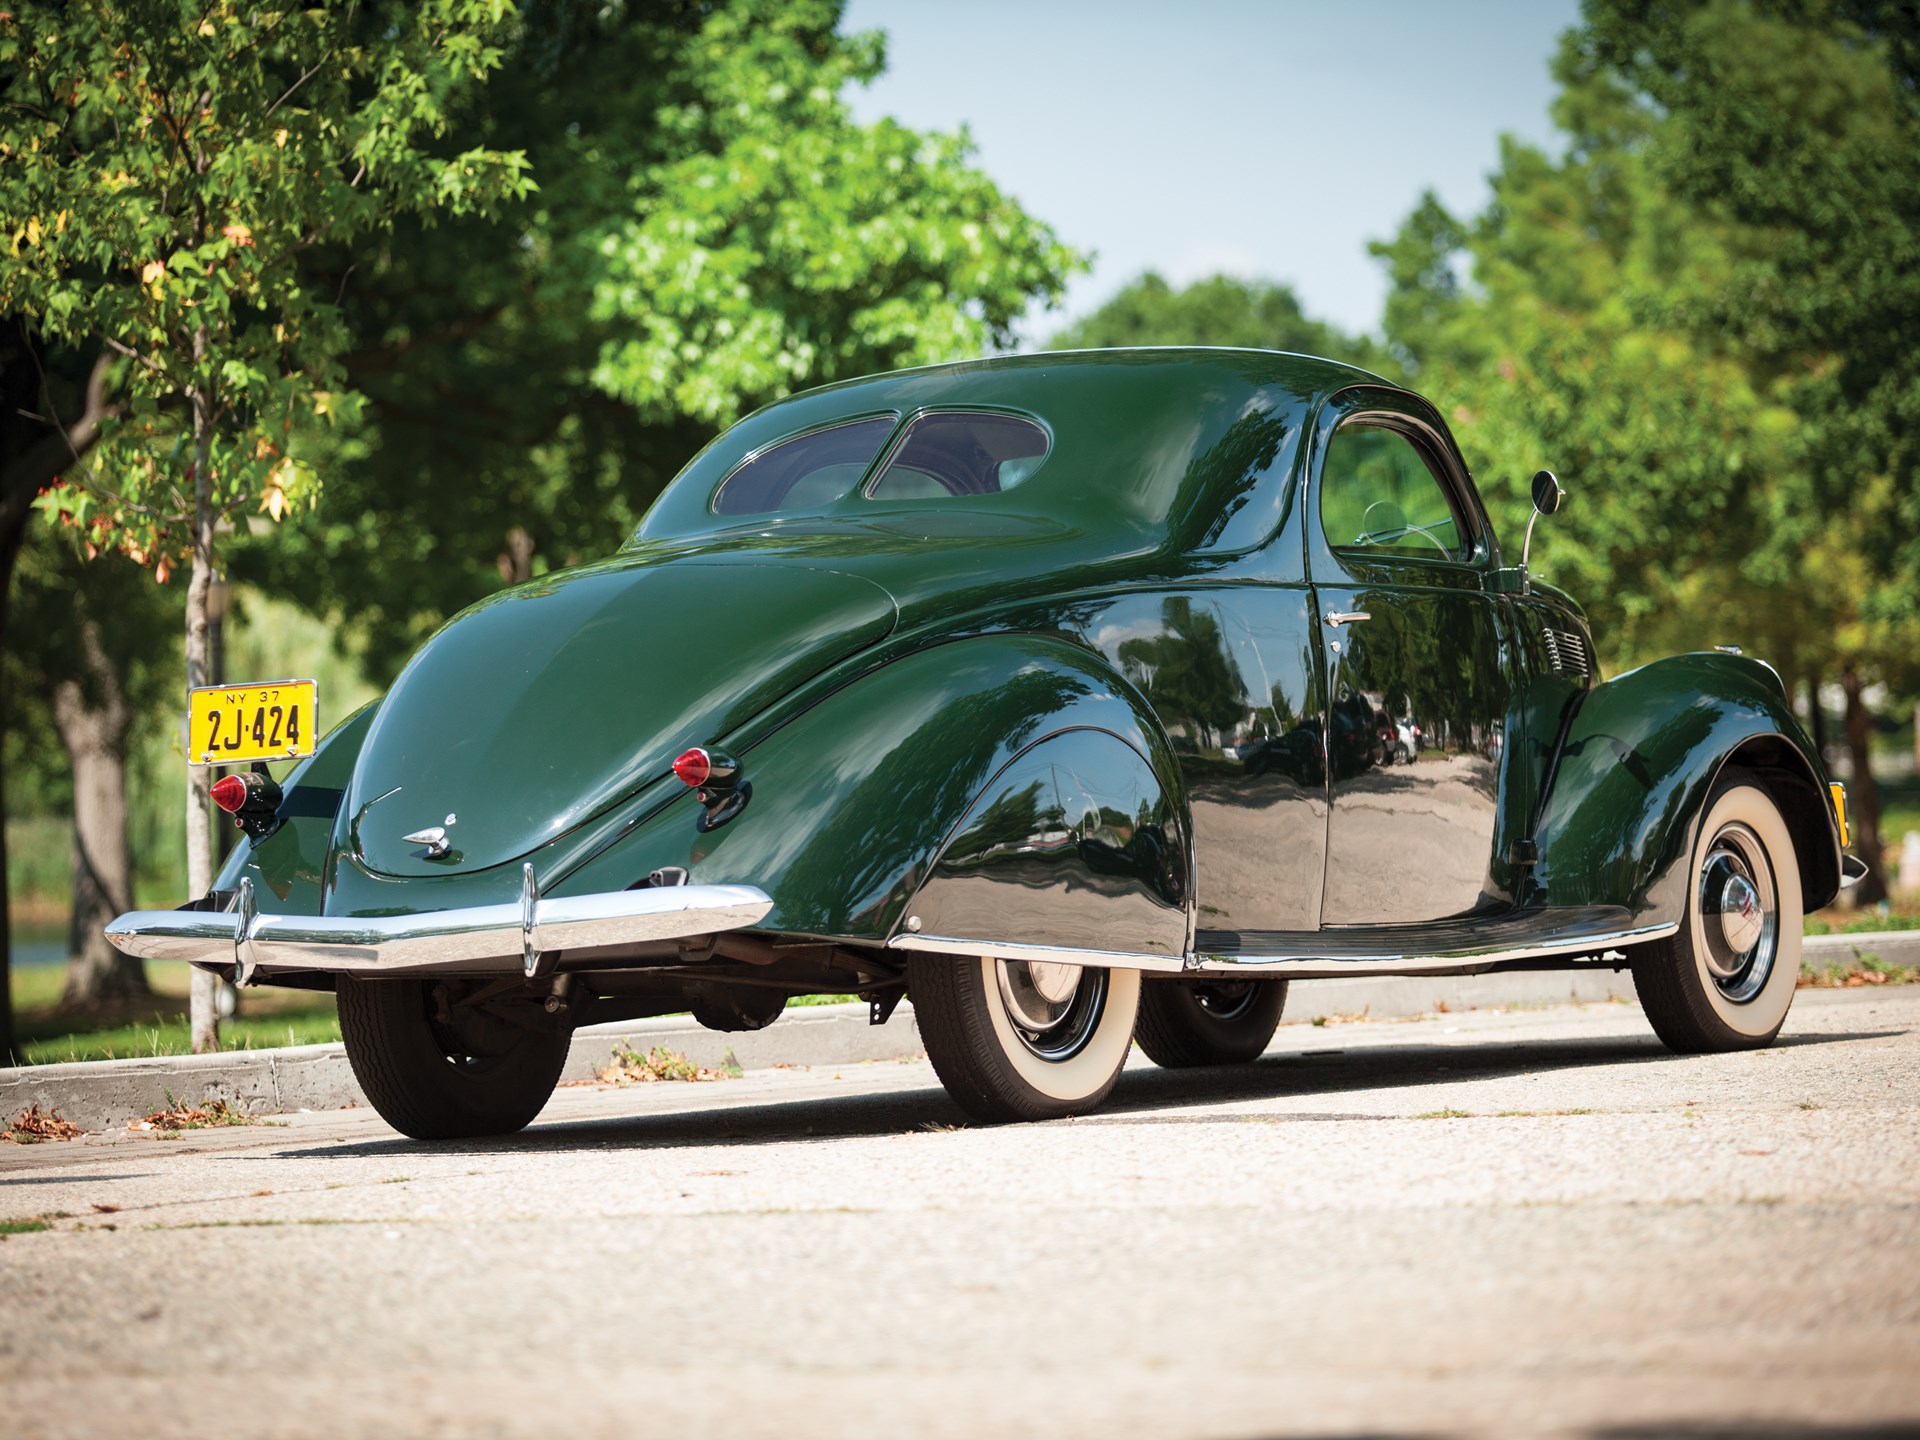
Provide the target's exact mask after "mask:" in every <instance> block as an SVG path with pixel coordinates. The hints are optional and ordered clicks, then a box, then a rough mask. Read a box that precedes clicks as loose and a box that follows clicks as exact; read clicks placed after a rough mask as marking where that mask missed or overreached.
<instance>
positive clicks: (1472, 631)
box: [1306, 389, 1512, 926]
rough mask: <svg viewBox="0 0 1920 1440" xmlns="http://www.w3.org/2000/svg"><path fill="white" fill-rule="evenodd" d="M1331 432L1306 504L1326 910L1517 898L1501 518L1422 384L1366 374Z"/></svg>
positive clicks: (1332, 419)
mask: <svg viewBox="0 0 1920 1440" xmlns="http://www.w3.org/2000/svg"><path fill="white" fill-rule="evenodd" d="M1319 433H1320V443H1319V445H1318V447H1317V450H1318V453H1317V454H1316V456H1315V457H1314V463H1313V470H1312V478H1311V480H1310V482H1309V485H1310V492H1309V496H1308V503H1307V506H1306V510H1307V514H1308V517H1309V518H1308V535H1309V540H1308V566H1309V570H1310V573H1311V579H1312V585H1313V593H1314V607H1315V611H1316V614H1317V616H1318V618H1319V621H1320V634H1321V639H1322V644H1323V645H1324V661H1325V672H1324V673H1325V674H1326V676H1327V689H1326V695H1327V711H1326V722H1325V737H1326V769H1327V790H1328V801H1329V804H1328V821H1327V866H1326V878H1325V883H1324V886H1323V892H1322V893H1323V899H1322V906H1321V916H1320V919H1321V924H1322V925H1323V926H1341V925H1406V924H1417V923H1421V922H1426V921H1432V920H1440V919H1445V918H1447V917H1450V916H1456V915H1463V914H1468V913H1472V912H1476V911H1484V910H1488V909H1492V908H1498V907H1501V906H1504V905H1506V904H1508V903H1510V901H1511V896H1510V895H1509V894H1508V893H1507V892H1506V890H1505V889H1504V887H1503V886H1502V885H1501V884H1500V882H1499V880H1498V878H1496V874H1495V871H1496V868H1497V867H1495V866H1494V864H1493V863H1492V861H1493V849H1494V836H1495V829H1496V823H1497V818H1498V810H1499V786H1500V775H1501V770H1502V761H1503V758H1504V755H1505V751H1506V747H1507V744H1508V739H1509V737H1508V734H1507V730H1508V723H1509V718H1508V717H1509V711H1510V709H1511V707H1510V704H1509V701H1510V698H1511V690H1512V682H1511V675H1512V670H1511V666H1510V664H1509V658H1508V657H1507V655H1506V654H1505V649H1506V646H1507V644H1508V636H1507V628H1508V627H1507V621H1506V612H1505V611H1504V610H1503V609H1502V608H1501V606H1500V604H1499V601H1498V599H1497V597H1495V596H1494V595H1492V594H1490V593H1488V592H1487V590H1486V589H1485V576H1486V575H1487V574H1489V573H1490V572H1491V571H1492V570H1493V568H1494V567H1495V566H1496V565H1497V564H1498V554H1497V550H1496V548H1495V546H1494V543H1493V538H1492V533H1491V530H1490V528H1489V527H1488V526H1487V523H1486V518H1485V515H1484V513H1483V512H1482V511H1481V509H1480V506H1479V502H1478V500H1477V499H1476V498H1475V496H1474V494H1473V490H1472V487H1471V485H1470V484H1469V483H1468V481H1467V477H1466V473H1465V469H1464V467H1463V466H1461V465H1460V462H1459V459H1458V456H1457V453H1456V452H1455V451H1454V450H1453V447H1452V444H1451V441H1450V440H1449V439H1448V438H1447V436H1446V433H1445V430H1444V429H1443V428H1442V427H1441V425H1440V423H1439V421H1438V418H1437V417H1436V416H1433V415H1432V414H1431V412H1429V411H1427V409H1426V407H1425V406H1423V405H1422V404H1420V403H1419V402H1418V401H1416V400H1415V399H1414V398H1413V397H1411V396H1407V395H1404V394H1402V393H1400V392H1396V391H1386V390H1377V391H1376V390H1370V389H1366V390H1359V391H1352V392H1348V393H1347V394H1346V395H1344V396H1342V397H1340V398H1339V399H1338V400H1337V401H1336V402H1333V403H1331V404H1330V405H1329V406H1328V407H1327V409H1326V410H1324V411H1323V420H1322V425H1321V427H1320V431H1319ZM1403 735H1404V736H1405V737H1406V739H1405V740H1404V741H1403V740H1402V738H1401V737H1402V736H1403ZM1409 751H1411V758H1409Z"/></svg>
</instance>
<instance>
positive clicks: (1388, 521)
mask: <svg viewBox="0 0 1920 1440" xmlns="http://www.w3.org/2000/svg"><path fill="white" fill-rule="evenodd" d="M1360 524H1361V526H1362V527H1363V528H1362V529H1361V532H1360V534H1359V536H1358V537H1357V538H1356V539H1355V540H1354V542H1353V543H1354V544H1356V545H1386V544H1391V543H1392V542H1393V541H1395V540H1403V539H1405V538H1406V537H1407V536H1409V535H1418V536H1419V537H1420V538H1421V539H1423V540H1425V541H1426V542H1427V543H1428V544H1430V545H1432V546H1433V548H1434V549H1436V550H1438V551H1439V552H1440V553H1441V554H1442V555H1444V556H1446V557H1447V559H1449V560H1451V559H1453V558H1454V557H1453V547H1452V546H1451V545H1449V544H1447V542H1446V541H1444V540H1442V539H1441V538H1440V537H1439V536H1438V535H1436V534H1434V533H1433V531H1431V530H1429V529H1428V528H1427V527H1426V526H1424V525H1415V524H1414V523H1413V522H1412V521H1411V520H1409V519H1407V512H1406V511H1404V510H1402V509H1401V508H1400V507H1399V506H1398V505H1396V504H1394V502H1393V501H1391V500H1376V501H1374V502H1373V503H1372V504H1371V505H1369V506H1367V509H1366V513H1365V514H1363V515H1362V516H1361V517H1360Z"/></svg>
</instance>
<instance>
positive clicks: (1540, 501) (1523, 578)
mask: <svg viewBox="0 0 1920 1440" xmlns="http://www.w3.org/2000/svg"><path fill="white" fill-rule="evenodd" d="M1566 498H1567V492H1566V491H1565V490H1562V489H1561V488H1560V481H1559V479H1558V477H1556V476H1555V475H1554V473H1553V472H1552V471H1551V470H1536V471H1534V473H1533V514H1532V515H1530V516H1529V517H1528V518H1527V538H1526V541H1525V543H1524V544H1522V545H1521V547H1520V593H1521V594H1522V595H1524V594H1526V593H1527V590H1528V581H1527V560H1528V557H1530V556H1531V555H1532V554H1533V524H1534V521H1536V520H1538V519H1539V518H1540V517H1541V516H1542V515H1551V514H1553V512H1554V511H1556V510H1558V509H1559V508H1560V502H1561V501H1563V500H1565V499H1566Z"/></svg>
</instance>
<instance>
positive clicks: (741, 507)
mask: <svg viewBox="0 0 1920 1440" xmlns="http://www.w3.org/2000/svg"><path fill="white" fill-rule="evenodd" d="M893 426H894V417H893V416H891V415H880V416H876V417H875V418H873V419H871V420H855V421H852V422H851V423H849V424H846V425H835V426H834V427H833V428H832V429H830V430H815V431H813V432H812V433H811V434H808V435H796V436H795V437H794V438H793V439H791V440H783V441H781V442H780V443H779V444H778V445H775V446H773V447H771V448H770V449H766V450H762V451H761V452H760V453H759V454H758V455H754V456H752V457H750V458H749V459H748V460H747V462H746V463H745V464H743V465H742V466H740V468H739V469H737V470H735V471H734V472H733V473H732V474H731V475H729V476H727V478H726V479H725V480H722V481H721V482H720V489H719V492H718V493H717V494H716V495H715V496H714V497H713V509H714V513H715V514H718V515H765V514H767V513H768V512H770V511H774V510H810V509H812V508H814V507H815V506H818V505H828V504H831V503H832V502H833V501H835V500H838V499H839V498H840V497H841V496H843V495H845V494H847V493H848V492H849V491H851V490H852V489H853V487H854V486H856V485H858V484H859V483H860V477H861V476H862V475H864V474H866V473H867V467H868V466H869V465H871V464H872V463H873V457H874V456H876V455H878V454H879V453H880V447H881V445H883V444H885V443H886V439H887V435H888V434H889V433H890V432H891V431H892V429H893Z"/></svg>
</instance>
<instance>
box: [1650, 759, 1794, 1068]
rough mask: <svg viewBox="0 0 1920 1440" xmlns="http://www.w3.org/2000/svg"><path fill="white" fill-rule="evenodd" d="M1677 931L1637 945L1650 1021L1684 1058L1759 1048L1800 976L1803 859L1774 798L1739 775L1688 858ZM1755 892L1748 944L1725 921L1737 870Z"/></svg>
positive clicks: (1712, 808) (1722, 788) (1717, 796)
mask: <svg viewBox="0 0 1920 1440" xmlns="http://www.w3.org/2000/svg"><path fill="white" fill-rule="evenodd" d="M1687 865H1688V868H1687V877H1688V878H1687V906H1686V913H1685V915H1684V916H1683V917H1682V919H1681V922H1680V929H1679V930H1678V931H1677V932H1675V933H1674V934H1673V935H1671V936H1669V937H1668V938H1666V939H1665V940H1656V941H1652V942H1650V943H1648V944H1645V945H1639V946H1636V947H1635V948H1634V950H1633V951H1632V953H1631V954H1630V955H1629V956H1628V959H1629V960H1630V961H1631V962H1632V969H1633V988H1634V989H1635V990H1636V991H1637V992H1639V995H1640V1005H1641V1008H1642V1009H1643V1010H1645V1011H1646V1014H1647V1021H1648V1023H1649V1024H1651V1025H1652V1026H1653V1031H1654V1033H1655V1034H1656V1035H1658V1036H1659V1037H1660V1038H1661V1040H1662V1041H1664V1042H1665V1043H1666V1046H1667V1048H1668V1049H1670V1050H1674V1051H1677V1052H1678V1053H1680V1054H1683V1055H1704V1054H1714V1053H1719V1052H1724V1051H1729V1050H1758V1049H1761V1048H1763V1047H1765V1046H1767V1045H1770V1044H1772V1043H1773V1037H1774V1036H1776V1035H1778V1034H1779V1033H1780V1027H1781V1025H1783V1024H1784V1023H1785V1022H1786V1018H1787V1010H1788V1008H1789V1007H1790V1006H1791V1005H1792V1004H1793V992H1794V987H1795V986H1796V985H1797V984H1798V982H1799V979H1800V935H1801V930H1802V928H1803V923H1804V921H1803V916H1802V914H1801V897H1800V866H1799V862H1798V861H1797V860H1796V859H1795V858H1794V853H1793V837H1792V835H1791V833H1790V832H1789V831H1788V829H1787V824H1786V821H1785V820H1784V819H1783V818H1782V817H1781V815H1780V809H1779V806H1777V805H1776V804H1775V803H1774V801H1773V797H1772V796H1770V795H1768V794H1767V792H1766V791H1765V790H1763V789H1761V788H1760V787H1759V786H1758V785H1756V784H1754V783H1753V781H1752V780H1750V779H1748V778H1746V777H1744V776H1742V775H1738V774H1733V775H1729V776H1728V777H1726V778H1725V779H1723V780H1721V782H1720V783H1719V784H1718V785H1716V786H1715V787H1714V791H1713V794H1712V795H1711V796H1710V797H1709V798H1708V800H1707V805H1706V810H1705V812H1704V813H1703V814H1702V816H1701V820H1700V830H1699V834H1698V835H1697V836H1696V837H1695V839H1694V846H1693V852H1692V854H1691V855H1690V856H1689V857H1688V862H1687ZM1734 876H1738V877H1740V878H1741V879H1743V880H1745V882H1746V884H1747V886H1748V888H1749V891H1750V893H1751V894H1752V897H1753V899H1754V902H1755V903H1754V906H1753V910H1752V911H1751V912H1747V913H1748V914H1757V915H1758V916H1759V917H1760V919H1759V925H1760V930H1759V935H1758V938H1757V939H1756V940H1755V941H1754V942H1753V945H1752V947H1751V948H1750V949H1748V950H1745V951H1741V950H1738V949H1736V948H1735V947H1734V943H1733V941H1732V940H1731V939H1729V937H1728V930H1729V929H1730V928H1732V929H1737V927H1738V925H1739V924H1740V923H1741V922H1740V920H1739V919H1737V918H1736V919H1731V920H1729V921H1726V922H1723V921H1722V918H1721V914H1720V911H1721V910H1722V909H1726V908H1727V907H1728V903H1729V902H1728V901H1727V894H1728V885H1729V882H1730V880H1731V878H1732V877H1734Z"/></svg>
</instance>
